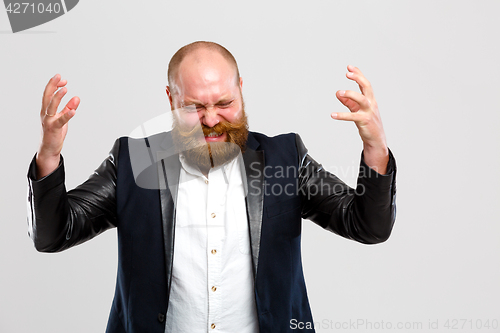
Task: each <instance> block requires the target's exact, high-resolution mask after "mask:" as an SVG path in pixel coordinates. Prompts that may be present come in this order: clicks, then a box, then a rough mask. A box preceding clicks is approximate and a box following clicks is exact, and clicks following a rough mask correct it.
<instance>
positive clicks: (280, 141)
mask: <svg viewBox="0 0 500 333" xmlns="http://www.w3.org/2000/svg"><path fill="white" fill-rule="evenodd" d="M251 140H255V141H256V142H257V143H258V144H257V148H256V150H263V151H264V154H265V158H266V161H268V162H269V163H272V162H274V163H278V164H281V163H286V164H295V163H296V162H297V161H298V152H297V144H296V140H297V134H295V133H286V134H280V135H276V136H272V137H269V136H267V135H265V134H262V133H257V132H250V134H249V141H251ZM250 148H252V147H250ZM285 161H287V162H285Z"/></svg>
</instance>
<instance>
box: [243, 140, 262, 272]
mask: <svg viewBox="0 0 500 333" xmlns="http://www.w3.org/2000/svg"><path fill="white" fill-rule="evenodd" d="M258 146H259V143H258V142H257V140H255V138H254V137H253V136H252V134H251V133H249V135H248V141H247V148H246V150H245V153H244V154H243V161H244V165H245V173H243V172H242V175H245V174H246V186H247V188H246V189H245V192H246V193H247V195H246V197H245V201H246V206H247V217H248V227H249V232H250V243H251V250H252V261H253V268H254V278H257V268H258V266H259V250H260V233H261V229H262V212H263V205H264V151H262V150H255V149H256V148H257V147H258ZM244 183H245V182H244ZM247 191H248V192H247Z"/></svg>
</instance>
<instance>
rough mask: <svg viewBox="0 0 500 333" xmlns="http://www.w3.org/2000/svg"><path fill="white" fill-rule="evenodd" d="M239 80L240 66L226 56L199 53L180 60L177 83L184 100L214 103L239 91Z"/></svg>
mask: <svg viewBox="0 0 500 333" xmlns="http://www.w3.org/2000/svg"><path fill="white" fill-rule="evenodd" d="M237 83H238V80H237V77H236V69H235V68H234V66H233V65H232V64H230V63H229V62H228V61H227V60H226V59H225V58H224V57H223V56H221V55H220V54H218V53H216V52H198V53H196V54H192V55H187V56H186V58H184V59H183V61H182V62H181V63H180V65H179V69H178V72H177V79H176V83H175V84H176V88H177V91H178V94H179V97H180V98H181V99H183V100H189V101H196V102H201V103H211V102H216V101H218V100H220V99H224V98H231V97H234V95H235V94H238V92H239V86H238V84H237Z"/></svg>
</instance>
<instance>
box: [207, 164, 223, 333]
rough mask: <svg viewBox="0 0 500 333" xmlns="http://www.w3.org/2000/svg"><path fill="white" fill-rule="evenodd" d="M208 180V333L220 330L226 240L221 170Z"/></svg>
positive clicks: (212, 172) (211, 173) (212, 173)
mask: <svg viewBox="0 0 500 333" xmlns="http://www.w3.org/2000/svg"><path fill="white" fill-rule="evenodd" d="M209 177H210V179H209V180H206V183H207V186H208V195H207V211H206V219H207V265H208V267H207V268H208V269H207V272H208V276H207V282H208V283H207V293H208V329H207V331H208V332H215V331H217V330H218V328H220V325H221V323H220V322H219V318H220V312H221V306H222V304H221V302H222V299H221V290H220V288H221V285H220V282H221V273H222V255H223V250H224V249H223V248H222V244H223V240H224V216H225V215H224V205H221V203H223V202H225V193H226V190H227V185H226V182H225V181H224V177H223V175H222V172H221V170H220V169H218V170H213V171H211V172H210V174H209Z"/></svg>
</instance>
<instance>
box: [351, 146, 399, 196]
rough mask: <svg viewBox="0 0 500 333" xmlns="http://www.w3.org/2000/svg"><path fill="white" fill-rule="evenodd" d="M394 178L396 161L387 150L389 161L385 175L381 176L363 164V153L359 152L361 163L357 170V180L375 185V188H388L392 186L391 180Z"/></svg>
mask: <svg viewBox="0 0 500 333" xmlns="http://www.w3.org/2000/svg"><path fill="white" fill-rule="evenodd" d="M395 177H396V159H395V158H394V155H393V154H392V151H391V150H390V149H389V161H388V162H387V173H386V174H384V175H382V174H380V173H378V172H377V171H375V170H374V169H372V168H370V167H369V166H368V165H367V164H366V163H365V158H364V152H361V162H360V168H359V178H363V179H365V180H368V181H370V182H371V183H374V184H377V186H382V187H383V186H387V187H390V186H392V185H393V184H392V183H393V180H394V179H395Z"/></svg>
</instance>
